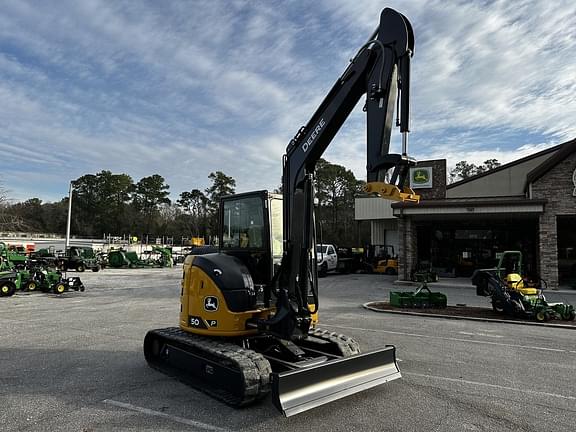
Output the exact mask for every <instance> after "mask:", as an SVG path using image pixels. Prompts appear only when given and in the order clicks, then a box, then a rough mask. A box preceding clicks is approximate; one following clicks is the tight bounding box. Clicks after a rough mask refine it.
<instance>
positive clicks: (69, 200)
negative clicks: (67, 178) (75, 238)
mask: <svg viewBox="0 0 576 432" xmlns="http://www.w3.org/2000/svg"><path fill="white" fill-rule="evenodd" d="M73 189H74V182H72V181H71V182H70V189H68V220H67V222H66V247H65V249H66V250H68V249H69V248H70V221H71V220H72V190H73Z"/></svg>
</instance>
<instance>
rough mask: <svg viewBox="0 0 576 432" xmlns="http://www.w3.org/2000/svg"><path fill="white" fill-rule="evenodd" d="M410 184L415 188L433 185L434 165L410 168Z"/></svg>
mask: <svg viewBox="0 0 576 432" xmlns="http://www.w3.org/2000/svg"><path fill="white" fill-rule="evenodd" d="M410 186H411V187H413V188H420V189H423V188H431V187H432V167H420V168H410Z"/></svg>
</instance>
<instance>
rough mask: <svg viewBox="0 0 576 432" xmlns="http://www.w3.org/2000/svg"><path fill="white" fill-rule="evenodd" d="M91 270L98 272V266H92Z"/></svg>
mask: <svg viewBox="0 0 576 432" xmlns="http://www.w3.org/2000/svg"><path fill="white" fill-rule="evenodd" d="M92 271H93V272H94V273H97V272H99V271H100V266H99V265H97V266H96V267H92Z"/></svg>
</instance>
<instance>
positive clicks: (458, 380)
mask: <svg viewBox="0 0 576 432" xmlns="http://www.w3.org/2000/svg"><path fill="white" fill-rule="evenodd" d="M402 375H408V376H414V377H421V378H430V379H435V380H440V381H448V382H455V383H463V384H470V385H475V386H480V387H490V388H494V389H498V390H509V391H513V392H519V393H528V394H531V395H536V396H545V397H555V398H560V399H567V400H576V397H574V396H566V395H561V394H556V393H547V392H541V391H536V390H529V389H521V388H516V387H506V386H501V385H497V384H488V383H483V382H478V381H468V380H465V379H457V378H448V377H442V376H436V375H426V374H419V373H415V372H402Z"/></svg>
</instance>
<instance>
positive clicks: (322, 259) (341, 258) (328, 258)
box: [316, 243, 358, 277]
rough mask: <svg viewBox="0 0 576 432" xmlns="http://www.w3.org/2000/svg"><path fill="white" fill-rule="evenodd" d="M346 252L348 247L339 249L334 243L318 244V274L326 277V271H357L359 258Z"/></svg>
mask: <svg viewBox="0 0 576 432" xmlns="http://www.w3.org/2000/svg"><path fill="white" fill-rule="evenodd" d="M345 252H346V248H342V249H341V250H339V249H338V248H337V247H336V246H335V245H333V244H325V243H324V244H317V245H316V268H317V269H318V276H319V277H324V276H326V273H328V272H331V271H338V272H339V273H350V272H354V271H356V270H357V269H358V268H357V267H358V265H357V260H356V259H355V258H354V257H353V256H351V254H346V253H345ZM348 255H350V256H348Z"/></svg>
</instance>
